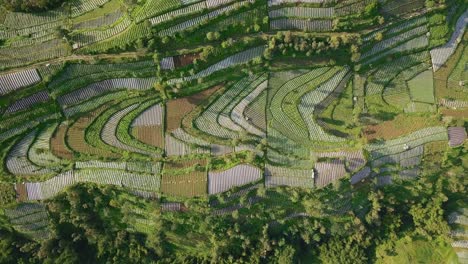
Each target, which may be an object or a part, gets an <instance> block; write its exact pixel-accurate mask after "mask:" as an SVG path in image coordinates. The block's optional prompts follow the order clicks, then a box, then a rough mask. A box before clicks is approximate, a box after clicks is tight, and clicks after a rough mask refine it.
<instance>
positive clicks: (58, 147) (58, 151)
mask: <svg viewBox="0 0 468 264" xmlns="http://www.w3.org/2000/svg"><path fill="white" fill-rule="evenodd" d="M66 133H67V126H66V125H65V124H61V125H60V126H58V127H57V130H56V131H55V133H54V135H53V136H52V138H51V139H50V149H51V151H52V153H53V154H54V155H55V156H57V157H60V158H63V159H68V160H70V159H72V158H73V153H72V152H71V151H70V149H68V147H67V146H66V145H65V135H66Z"/></svg>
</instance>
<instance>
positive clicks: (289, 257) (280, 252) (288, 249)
mask: <svg viewBox="0 0 468 264" xmlns="http://www.w3.org/2000/svg"><path fill="white" fill-rule="evenodd" d="M275 257H276V258H277V261H278V263H281V264H293V263H297V260H296V249H294V248H293V247H292V246H290V245H286V246H284V247H280V248H278V249H276V250H275Z"/></svg>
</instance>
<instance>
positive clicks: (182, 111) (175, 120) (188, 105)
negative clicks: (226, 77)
mask: <svg viewBox="0 0 468 264" xmlns="http://www.w3.org/2000/svg"><path fill="white" fill-rule="evenodd" d="M221 87H222V85H217V86H214V87H212V88H210V89H207V90H204V91H202V92H199V93H197V94H194V95H191V96H187V97H184V98H179V99H176V100H171V101H169V102H168V103H167V105H166V109H167V110H166V111H167V113H166V120H167V131H169V132H170V131H172V130H174V129H176V128H179V127H180V124H181V122H182V119H183V118H184V116H185V115H186V114H188V113H190V112H191V111H192V110H193V109H195V107H196V106H197V105H199V104H200V103H202V102H203V101H204V100H206V99H207V98H208V97H209V96H210V95H211V94H213V93H214V92H216V91H217V90H218V89H219V88H221Z"/></svg>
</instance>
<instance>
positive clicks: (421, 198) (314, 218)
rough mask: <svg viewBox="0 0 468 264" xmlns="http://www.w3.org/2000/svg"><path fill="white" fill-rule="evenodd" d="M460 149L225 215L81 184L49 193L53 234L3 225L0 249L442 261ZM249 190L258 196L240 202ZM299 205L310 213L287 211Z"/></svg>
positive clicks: (270, 195)
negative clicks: (370, 178) (378, 179)
mask: <svg viewBox="0 0 468 264" xmlns="http://www.w3.org/2000/svg"><path fill="white" fill-rule="evenodd" d="M461 151H462V152H463V151H465V154H462V156H461V161H462V163H463V164H465V167H464V166H462V165H460V166H453V165H451V163H453V162H457V161H460V156H458V158H457V156H452V155H457V152H458V151H451V152H450V154H449V157H448V158H447V159H446V160H445V161H444V162H443V164H442V168H441V170H440V171H438V172H437V173H435V174H428V175H426V176H424V177H421V178H420V179H419V180H418V181H412V182H405V183H400V184H398V185H392V186H387V187H384V188H376V186H375V185H373V184H367V185H362V186H360V187H357V188H353V187H351V186H350V185H349V183H348V182H346V181H342V182H339V183H336V184H335V185H333V186H330V187H328V188H325V189H321V190H314V191H312V190H301V189H291V188H275V189H267V190H266V189H264V188H263V187H262V188H259V189H257V190H254V191H251V192H249V193H248V194H247V195H246V196H243V197H241V198H240V200H239V199H235V200H232V201H230V202H229V203H228V202H221V203H220V204H218V205H217V206H216V207H215V208H229V205H230V204H231V205H234V204H236V203H240V204H244V205H246V207H245V208H242V209H239V210H235V211H233V212H232V213H227V214H226V215H223V216H213V215H212V213H211V212H212V210H214V209H215V208H210V207H208V206H207V204H206V203H204V202H203V201H201V200H187V201H186V202H185V206H186V208H187V211H186V212H161V210H160V209H159V203H158V202H157V201H151V200H150V201H147V200H144V199H142V198H137V197H135V196H133V195H131V194H129V193H128V192H126V191H125V190H123V189H120V188H111V187H98V186H95V185H91V184H88V185H82V184H80V185H77V186H74V187H71V188H70V189H68V190H67V191H66V192H64V193H62V194H60V195H58V196H57V197H56V198H54V199H52V200H49V201H47V211H48V212H49V215H50V223H49V228H50V229H51V231H53V233H54V234H55V235H53V236H52V237H51V238H49V239H47V240H45V241H43V242H42V243H41V244H37V243H36V242H33V241H30V240H27V239H25V238H23V237H22V236H21V235H19V234H18V233H17V232H15V231H13V230H9V229H5V227H4V229H3V230H2V238H3V239H2V240H3V243H2V252H10V253H11V255H10V256H8V257H9V258H10V260H12V259H13V257H14V258H19V259H23V260H25V261H30V262H33V263H34V262H47V261H53V262H56V261H58V260H60V261H61V262H78V261H79V262H80V263H83V262H85V263H88V262H99V263H103V262H108V261H110V262H114V263H115V262H116V263H128V262H132V263H147V262H151V261H160V262H161V263H173V262H183V261H188V262H204V261H208V262H209V261H214V262H220V261H222V260H223V261H226V262H228V261H229V260H235V261H236V262H247V263H272V262H275V263H276V262H279V263H296V262H297V261H299V260H303V261H321V263H368V262H378V263H406V261H408V259H412V260H414V259H416V260H418V261H421V262H424V263H426V262H438V263H449V262H450V261H451V260H453V259H454V258H455V259H456V257H455V256H454V253H453V251H452V250H451V249H450V248H449V246H448V245H447V243H449V241H450V239H449V238H448V237H447V234H448V230H449V227H448V225H447V223H446V220H445V219H446V217H447V215H446V214H445V213H444V212H446V211H449V210H450V208H452V207H456V206H459V205H460V203H461V204H463V203H465V202H466V200H464V199H465V198H464V197H466V194H467V193H466V188H465V187H466V186H465V183H464V178H463V175H458V176H454V175H453V173H454V172H455V171H460V170H466V169H468V167H467V166H466V164H468V160H467V159H466V157H467V156H466V149H465V150H461ZM457 159H458V160H457ZM247 197H257V199H259V202H257V203H255V204H252V205H248V203H247V200H248V199H247ZM333 197H334V199H330V198H333ZM337 197H338V199H337ZM297 212H306V213H307V214H308V215H309V216H308V217H303V216H295V217H291V216H294V215H295V213H297ZM143 217H145V219H146V221H144V222H142V218H143ZM91 219H92V220H91ZM12 241H15V243H13V244H9V243H8V242H12ZM20 248H21V250H20ZM7 260H8V258H7V257H6V256H4V258H3V261H7ZM284 261H285V262H284Z"/></svg>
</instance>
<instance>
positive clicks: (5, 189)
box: [0, 182, 16, 206]
mask: <svg viewBox="0 0 468 264" xmlns="http://www.w3.org/2000/svg"><path fill="white" fill-rule="evenodd" d="M15 198H16V192H15V189H14V187H13V184H12V183H5V182H0V206H4V205H8V204H10V203H12V202H13V201H15Z"/></svg>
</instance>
